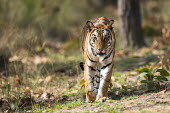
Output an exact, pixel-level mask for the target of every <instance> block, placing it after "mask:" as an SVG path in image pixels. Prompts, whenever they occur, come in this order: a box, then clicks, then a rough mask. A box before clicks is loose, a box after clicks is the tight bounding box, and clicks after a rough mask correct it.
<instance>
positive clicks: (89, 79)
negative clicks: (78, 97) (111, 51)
mask: <svg viewBox="0 0 170 113" xmlns="http://www.w3.org/2000/svg"><path fill="white" fill-rule="evenodd" d="M84 68H85V69H84V78H85V92H86V101H87V102H93V101H95V100H96V94H97V93H96V90H95V88H94V77H95V75H96V70H95V68H94V67H92V66H89V65H87V64H86V63H85V65H84Z"/></svg>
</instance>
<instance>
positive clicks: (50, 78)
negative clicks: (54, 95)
mask: <svg viewBox="0 0 170 113" xmlns="http://www.w3.org/2000/svg"><path fill="white" fill-rule="evenodd" d="M51 81H52V77H51V76H47V77H46V78H45V80H44V83H45V84H47V83H49V82H51Z"/></svg>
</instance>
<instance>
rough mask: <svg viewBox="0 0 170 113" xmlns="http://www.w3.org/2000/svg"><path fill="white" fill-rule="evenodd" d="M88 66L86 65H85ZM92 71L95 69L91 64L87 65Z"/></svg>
mask: <svg viewBox="0 0 170 113" xmlns="http://www.w3.org/2000/svg"><path fill="white" fill-rule="evenodd" d="M87 66H88V65H87ZM88 67H89V68H90V69H91V70H92V71H96V70H95V69H94V68H93V67H92V66H88Z"/></svg>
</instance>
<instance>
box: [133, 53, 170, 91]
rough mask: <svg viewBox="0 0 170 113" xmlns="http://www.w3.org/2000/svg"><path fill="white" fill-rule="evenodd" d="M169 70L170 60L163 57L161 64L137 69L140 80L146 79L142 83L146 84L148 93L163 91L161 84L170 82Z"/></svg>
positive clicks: (151, 64)
mask: <svg viewBox="0 0 170 113" xmlns="http://www.w3.org/2000/svg"><path fill="white" fill-rule="evenodd" d="M169 69H170V68H169V59H168V58H166V57H165V56H162V57H160V58H159V62H157V63H150V65H147V66H144V67H140V68H137V69H136V71H137V72H139V73H140V75H139V77H138V78H144V79H143V80H141V83H144V84H146V86H147V91H154V90H156V89H157V90H159V89H161V83H164V82H165V81H168V76H170V73H169V72H168V71H169ZM164 85H165V84H164Z"/></svg>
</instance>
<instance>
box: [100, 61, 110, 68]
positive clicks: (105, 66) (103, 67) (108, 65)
mask: <svg viewBox="0 0 170 113" xmlns="http://www.w3.org/2000/svg"><path fill="white" fill-rule="evenodd" d="M111 64H112V62H110V63H109V64H107V65H105V66H103V67H102V68H101V69H104V68H106V67H108V66H110V65H111Z"/></svg>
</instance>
